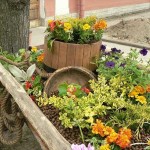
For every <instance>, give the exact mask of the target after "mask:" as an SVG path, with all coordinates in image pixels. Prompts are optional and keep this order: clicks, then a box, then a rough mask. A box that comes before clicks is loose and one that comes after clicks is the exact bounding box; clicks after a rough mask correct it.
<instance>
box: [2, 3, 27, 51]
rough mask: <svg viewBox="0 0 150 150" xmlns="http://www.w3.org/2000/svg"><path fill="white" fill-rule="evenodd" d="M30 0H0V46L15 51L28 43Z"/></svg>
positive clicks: (25, 46)
mask: <svg viewBox="0 0 150 150" xmlns="http://www.w3.org/2000/svg"><path fill="white" fill-rule="evenodd" d="M29 4H30V0H0V47H2V49H3V50H7V51H9V52H12V53H14V52H17V51H18V50H19V49H20V48H25V49H27V48H28V45H29Z"/></svg>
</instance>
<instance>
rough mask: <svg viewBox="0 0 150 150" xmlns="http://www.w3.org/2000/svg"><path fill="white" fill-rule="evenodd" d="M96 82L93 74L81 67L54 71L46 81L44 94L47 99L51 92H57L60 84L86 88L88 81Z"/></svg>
mask: <svg viewBox="0 0 150 150" xmlns="http://www.w3.org/2000/svg"><path fill="white" fill-rule="evenodd" d="M92 79H94V80H96V77H95V75H94V74H93V72H91V71H89V70H88V69H86V68H83V67H73V66H69V67H64V68H61V69H58V70H56V71H55V72H54V73H53V74H52V75H51V76H50V77H49V78H48V80H47V82H46V84H45V88H44V92H45V93H46V94H47V96H48V97H49V96H50V95H51V93H52V92H55V91H57V90H58V86H59V85H60V84H61V83H64V82H66V83H68V84H70V83H76V84H79V85H81V86H82V87H85V86H86V87H87V86H88V85H89V83H88V81H89V80H92Z"/></svg>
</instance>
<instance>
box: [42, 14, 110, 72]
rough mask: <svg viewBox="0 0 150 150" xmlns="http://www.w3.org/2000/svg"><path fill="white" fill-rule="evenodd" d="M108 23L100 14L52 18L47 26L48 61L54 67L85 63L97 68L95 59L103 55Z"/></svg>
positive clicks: (86, 65)
mask: <svg viewBox="0 0 150 150" xmlns="http://www.w3.org/2000/svg"><path fill="white" fill-rule="evenodd" d="M106 27H107V24H106V21H105V20H102V19H97V18H96V17H87V18H83V19H78V18H67V19H65V20H50V21H49V22H48V27H47V29H46V31H47V33H48V35H47V36H46V38H45V48H44V49H45V58H44V63H45V65H47V66H48V67H51V68H54V69H58V68H62V67H66V66H83V67H85V68H87V69H89V70H92V71H93V70H95V65H93V64H91V62H92V61H93V59H94V58H95V57H96V56H97V57H99V55H100V45H101V38H102V35H103V32H104V29H105V28H106Z"/></svg>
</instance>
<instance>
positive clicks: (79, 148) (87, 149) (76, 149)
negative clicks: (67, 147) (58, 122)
mask: <svg viewBox="0 0 150 150" xmlns="http://www.w3.org/2000/svg"><path fill="white" fill-rule="evenodd" d="M71 149H72V150H94V147H93V146H91V144H90V143H89V144H88V147H86V146H85V145H84V144H81V145H78V144H72V145H71Z"/></svg>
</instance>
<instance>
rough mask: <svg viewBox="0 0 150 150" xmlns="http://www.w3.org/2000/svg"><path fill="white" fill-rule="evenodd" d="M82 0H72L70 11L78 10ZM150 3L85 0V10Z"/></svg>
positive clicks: (135, 0)
mask: <svg viewBox="0 0 150 150" xmlns="http://www.w3.org/2000/svg"><path fill="white" fill-rule="evenodd" d="M79 1H81V0H70V1H69V6H70V13H77V12H78V2H79ZM143 3H150V0H84V10H85V11H90V10H97V9H104V8H111V7H120V6H127V5H134V4H143Z"/></svg>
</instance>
